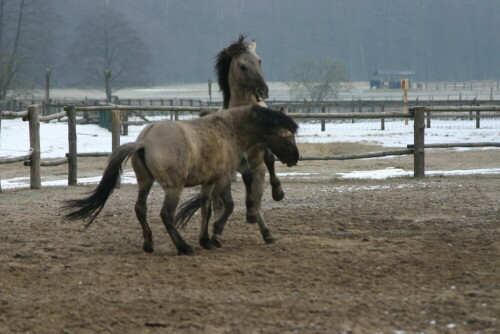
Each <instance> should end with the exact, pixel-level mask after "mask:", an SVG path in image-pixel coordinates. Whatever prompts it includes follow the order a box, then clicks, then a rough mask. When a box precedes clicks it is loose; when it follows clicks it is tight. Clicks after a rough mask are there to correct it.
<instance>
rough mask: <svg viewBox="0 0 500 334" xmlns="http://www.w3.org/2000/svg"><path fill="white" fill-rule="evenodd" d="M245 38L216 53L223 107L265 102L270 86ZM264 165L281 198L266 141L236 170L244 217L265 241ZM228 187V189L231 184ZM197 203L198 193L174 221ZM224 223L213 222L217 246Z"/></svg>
mask: <svg viewBox="0 0 500 334" xmlns="http://www.w3.org/2000/svg"><path fill="white" fill-rule="evenodd" d="M244 39H245V37H244V36H242V35H240V36H239V38H238V41H236V42H235V43H232V44H231V45H229V46H228V47H226V48H224V49H223V50H222V51H221V52H219V54H218V55H217V56H216V63H215V71H216V73H217V77H218V82H219V87H220V90H221V92H222V95H223V108H224V109H227V108H231V107H237V106H243V105H253V104H256V103H258V104H260V105H263V106H265V104H264V102H263V101H264V99H266V98H267V97H268V91H269V90H268V87H267V85H266V83H265V81H264V75H263V72H262V68H261V60H260V57H259V56H258V55H257V54H256V53H255V50H256V42H255V40H254V41H252V42H250V43H246V42H245V41H244ZM266 167H267V169H268V171H269V175H270V181H271V186H272V196H273V199H274V200H276V201H279V200H281V199H283V197H284V193H283V190H282V188H281V184H280V181H279V179H278V177H277V176H276V173H275V170H274V155H273V154H272V153H271V152H270V151H269V149H268V148H267V147H266V145H265V144H263V143H259V144H257V145H254V146H253V147H251V148H250V149H249V150H248V151H247V152H246V154H245V156H244V158H243V159H242V162H241V165H240V168H239V171H240V172H241V174H242V178H243V182H244V184H245V188H246V200H245V203H246V208H247V221H248V222H250V223H255V222H257V223H258V225H259V229H260V231H261V234H262V236H263V238H264V241H265V242H266V243H272V242H274V240H275V239H274V237H273V236H272V234H271V232H270V230H269V228H268V227H267V225H266V222H265V220H264V218H263V217H262V215H261V212H260V210H261V203H262V196H263V193H264V183H265V173H266ZM229 187H230V186H229ZM228 191H229V192H230V191H231V190H230V188H229V189H228ZM226 196H230V195H227V194H226ZM214 202H215V208H216V210H215V211H216V213H217V211H218V210H217V207H218V206H220V205H218V203H220V202H221V201H220V200H219V199H218V198H217V197H215V200H214ZM200 205H201V198H200V197H199V196H195V197H193V198H191V199H190V200H188V201H187V202H186V203H184V204H183V205H182V206H181V208H180V210H179V212H178V213H177V216H176V224H177V225H181V226H182V225H185V224H186V223H187V221H188V220H189V219H190V218H191V216H192V215H193V214H194V212H196V210H198V208H199V207H200ZM225 223H226V221H225V220H223V221H221V220H217V223H214V235H213V242H214V244H215V245H217V246H219V247H220V245H221V240H222V239H221V235H222V231H223V229H224V225H225Z"/></svg>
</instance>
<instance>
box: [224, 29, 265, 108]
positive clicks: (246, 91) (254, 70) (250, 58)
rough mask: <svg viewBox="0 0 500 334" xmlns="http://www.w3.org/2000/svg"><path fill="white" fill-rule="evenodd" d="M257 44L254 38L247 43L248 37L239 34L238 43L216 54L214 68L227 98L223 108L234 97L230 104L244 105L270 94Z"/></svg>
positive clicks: (259, 100) (227, 105)
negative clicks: (246, 38) (257, 51)
mask: <svg viewBox="0 0 500 334" xmlns="http://www.w3.org/2000/svg"><path fill="white" fill-rule="evenodd" d="M256 47H257V43H256V41H255V40H253V41H251V42H250V43H246V42H245V36H243V35H240V36H239V38H238V41H237V42H235V43H233V44H231V45H229V46H228V47H226V48H224V49H223V50H222V51H221V52H220V53H219V54H218V55H217V57H216V64H215V70H216V72H217V76H218V79H219V87H220V89H221V91H222V94H223V97H224V108H228V107H229V101H230V100H231V98H232V99H233V100H231V105H245V104H253V103H255V102H261V101H264V100H265V99H267V98H268V97H269V88H268V87H267V84H266V82H265V80H264V73H263V72H262V67H261V59H260V57H259V56H258V55H257V53H256V52H255V50H256Z"/></svg>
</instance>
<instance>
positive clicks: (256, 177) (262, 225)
mask: <svg viewBox="0 0 500 334" xmlns="http://www.w3.org/2000/svg"><path fill="white" fill-rule="evenodd" d="M252 177H253V182H252V192H253V196H254V200H255V209H256V210H257V223H258V224H259V229H260V233H261V234H262V238H263V239H264V241H265V243H266V244H271V243H273V242H275V241H276V239H275V238H274V237H273V235H272V233H271V231H270V230H269V228H268V227H267V225H266V221H265V220H264V217H262V210H261V205H262V196H263V195H264V185H265V183H266V180H265V178H266V167H265V166H264V164H262V165H260V166H259V167H257V168H254V169H253V170H252Z"/></svg>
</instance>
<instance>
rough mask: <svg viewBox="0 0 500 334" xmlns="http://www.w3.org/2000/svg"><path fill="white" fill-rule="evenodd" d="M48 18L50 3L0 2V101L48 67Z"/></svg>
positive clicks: (34, 0) (30, 0) (32, 82)
mask: <svg viewBox="0 0 500 334" xmlns="http://www.w3.org/2000/svg"><path fill="white" fill-rule="evenodd" d="M51 16H53V14H52V13H51V1H41V0H0V100H1V99H5V97H6V96H7V92H8V90H9V89H12V88H21V87H27V86H28V87H33V86H35V85H37V84H39V83H40V80H39V79H38V80H36V79H34V78H36V76H37V75H38V74H40V73H37V71H39V70H41V69H42V68H46V67H49V66H50V65H51V64H50V58H51V52H52V51H51V46H52V45H51V33H52V27H53V25H52V23H51ZM40 77H41V76H40Z"/></svg>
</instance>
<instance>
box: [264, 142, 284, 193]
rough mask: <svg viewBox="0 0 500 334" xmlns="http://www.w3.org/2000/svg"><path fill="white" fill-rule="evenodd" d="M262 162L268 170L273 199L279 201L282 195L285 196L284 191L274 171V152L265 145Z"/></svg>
mask: <svg viewBox="0 0 500 334" xmlns="http://www.w3.org/2000/svg"><path fill="white" fill-rule="evenodd" d="M264 163H265V164H266V167H267V170H268V172H269V178H270V181H271V187H272V194H273V199H274V200H275V201H281V200H282V199H283V197H285V193H284V192H283V189H282V188H281V182H280V179H278V176H277V175H276V171H275V170H274V154H273V153H272V152H271V151H270V150H269V149H268V148H267V147H266V149H265V152H264Z"/></svg>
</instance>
